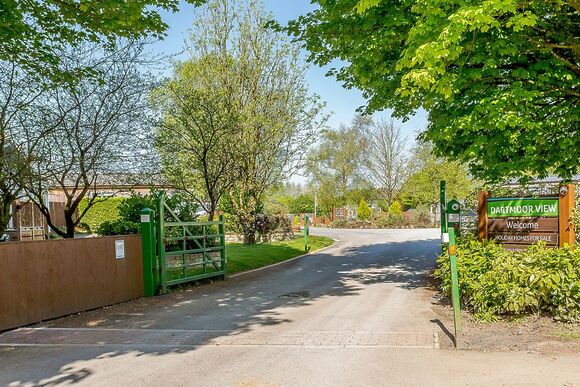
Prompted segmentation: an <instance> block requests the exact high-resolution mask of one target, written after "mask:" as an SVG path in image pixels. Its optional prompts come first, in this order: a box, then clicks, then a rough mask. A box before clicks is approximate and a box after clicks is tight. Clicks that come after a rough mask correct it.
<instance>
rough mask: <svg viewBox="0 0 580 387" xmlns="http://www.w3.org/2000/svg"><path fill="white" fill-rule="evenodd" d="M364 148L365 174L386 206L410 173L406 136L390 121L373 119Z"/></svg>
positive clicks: (393, 198)
mask: <svg viewBox="0 0 580 387" xmlns="http://www.w3.org/2000/svg"><path fill="white" fill-rule="evenodd" d="M366 137H367V143H368V147H367V149H366V151H365V164H366V169H367V175H368V178H369V180H370V181H371V183H372V184H373V186H374V187H375V189H376V190H377V192H378V193H379V197H380V199H382V200H384V201H386V203H387V206H389V205H390V204H391V203H392V202H393V200H395V198H396V196H397V194H398V192H399V190H400V189H401V186H402V184H403V182H404V181H405V179H406V177H407V176H408V175H409V172H410V170H409V166H408V165H407V164H408V158H407V154H406V143H407V139H406V138H405V137H403V135H402V133H401V128H400V127H398V126H396V125H395V122H394V121H393V120H390V121H386V120H380V121H377V122H374V123H373V125H372V126H371V127H370V129H369V130H368V131H367V133H366Z"/></svg>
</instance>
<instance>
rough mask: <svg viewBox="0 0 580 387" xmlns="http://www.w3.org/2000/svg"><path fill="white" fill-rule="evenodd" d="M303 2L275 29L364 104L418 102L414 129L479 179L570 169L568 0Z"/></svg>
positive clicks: (572, 102)
mask: <svg viewBox="0 0 580 387" xmlns="http://www.w3.org/2000/svg"><path fill="white" fill-rule="evenodd" d="M314 2H316V3H318V5H319V7H318V9H316V10H315V11H312V12H310V13H308V14H307V15H304V16H301V17H299V18H298V19H296V20H294V21H292V22H290V23H289V25H288V27H287V30H288V31H289V32H290V33H291V34H293V35H294V36H295V37H296V38H297V39H298V40H300V41H302V42H303V43H304V44H305V46H306V48H307V49H308V50H309V51H310V53H311V54H310V57H309V59H310V60H311V61H313V62H315V63H317V64H319V65H328V64H334V63H336V62H334V61H335V59H340V60H341V61H342V62H340V63H343V65H342V67H340V68H337V69H333V70H331V71H330V74H332V75H335V76H336V77H337V79H338V80H339V81H342V82H343V83H344V85H345V87H347V88H352V87H356V88H359V89H360V90H362V92H363V94H364V96H365V97H366V98H367V99H368V105H367V106H366V110H367V111H368V112H373V111H377V110H382V109H384V108H392V109H394V112H395V115H396V116H398V117H403V118H408V117H410V116H411V115H412V114H413V113H415V112H416V111H417V110H418V109H419V108H424V109H426V110H427V111H428V113H429V119H430V120H429V121H430V123H429V126H428V128H427V130H426V131H425V132H424V133H423V134H422V138H423V139H425V140H429V141H432V142H433V143H434V144H435V150H436V152H437V154H438V155H443V156H446V157H449V158H452V159H455V160H458V161H462V162H466V163H468V165H469V167H470V169H471V171H472V173H473V174H474V175H475V176H476V177H481V178H484V179H486V180H488V181H493V180H501V179H505V178H510V177H518V178H521V177H526V176H531V175H539V176H545V175H547V174H549V173H556V174H558V175H560V176H561V177H563V178H569V177H571V175H573V174H575V173H577V172H578V170H579V164H578V162H577V161H578V159H579V158H580V125H579V122H580V107H579V106H578V101H580V98H579V97H580V91H579V87H580V59H579V58H580V39H579V36H580V33H579V32H580V31H579V25H580V12H579V10H580V3H579V2H578V1H577V0H551V1H545V0H527V1H523V0H483V1H482V0H399V1H386V0H343V1H323V0H317V1H314Z"/></svg>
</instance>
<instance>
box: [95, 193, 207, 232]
mask: <svg viewBox="0 0 580 387" xmlns="http://www.w3.org/2000/svg"><path fill="white" fill-rule="evenodd" d="M158 194H159V193H158V192H155V191H153V192H151V193H150V194H149V195H139V194H137V193H133V194H131V196H130V197H128V198H124V199H123V200H122V201H121V202H120V203H119V204H118V206H117V211H118V214H119V216H118V218H117V219H116V220H110V221H106V222H103V223H101V225H100V226H99V227H98V228H97V230H96V231H97V234H99V235H124V234H138V233H139V230H140V227H141V226H140V225H141V223H140V221H141V211H142V210H143V209H144V208H150V209H152V210H155V208H156V201H157V196H158ZM165 203H166V204H167V205H168V206H169V208H171V209H172V210H173V212H174V213H175V215H176V216H177V217H178V218H179V220H181V221H182V222H194V221H196V220H197V215H196V214H195V213H196V211H197V204H196V203H195V202H194V201H192V200H191V199H190V198H188V196H187V195H186V194H184V193H181V192H174V193H173V194H171V195H168V196H166V199H165ZM165 220H166V221H169V222H171V221H175V219H174V218H173V217H172V216H171V215H170V214H169V213H168V212H167V211H166V213H165Z"/></svg>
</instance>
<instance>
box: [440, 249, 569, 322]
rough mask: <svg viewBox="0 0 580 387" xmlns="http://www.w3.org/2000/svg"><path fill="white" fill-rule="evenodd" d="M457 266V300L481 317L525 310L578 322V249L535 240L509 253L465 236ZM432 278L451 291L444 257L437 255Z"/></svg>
mask: <svg viewBox="0 0 580 387" xmlns="http://www.w3.org/2000/svg"><path fill="white" fill-rule="evenodd" d="M457 269H458V273H459V274H458V275H459V288H460V294H461V302H462V305H463V306H464V307H465V308H467V309H469V310H471V311H472V312H473V314H474V315H475V316H476V317H477V318H479V319H482V320H487V321H490V320H495V319H497V318H499V317H502V316H509V315H520V314H528V313H536V314H543V313H545V314H549V315H550V316H552V317H554V319H556V320H558V321H565V322H580V249H576V250H573V249H570V248H567V247H566V248H562V249H551V248H547V247H546V246H545V244H543V243H539V244H536V245H533V246H530V247H529V248H528V249H527V250H524V251H519V252H512V251H507V250H505V249H504V248H503V246H501V245H498V244H496V243H494V242H492V241H484V242H480V241H477V240H474V239H470V238H464V240H462V241H461V242H459V244H458V249H457ZM435 275H436V277H437V278H438V279H439V280H440V281H441V283H440V288H441V290H442V292H443V293H444V294H446V295H447V296H449V295H450V293H451V285H450V283H451V278H450V269H449V257H448V255H447V253H444V254H442V255H441V256H440V257H439V259H438V268H437V270H436V272H435Z"/></svg>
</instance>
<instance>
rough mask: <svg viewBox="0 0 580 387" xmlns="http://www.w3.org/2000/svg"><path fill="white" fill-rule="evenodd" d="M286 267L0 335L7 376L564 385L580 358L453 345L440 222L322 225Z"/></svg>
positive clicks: (10, 379) (13, 380) (7, 381)
mask: <svg viewBox="0 0 580 387" xmlns="http://www.w3.org/2000/svg"><path fill="white" fill-rule="evenodd" d="M312 233H313V234H316V235H324V236H330V237H332V238H334V239H336V240H337V242H336V243H335V244H334V245H333V246H332V247H330V248H328V249H326V250H324V251H321V252H318V253H314V254H311V255H308V256H305V257H303V258H300V259H297V260H293V261H290V262H287V263H284V264H282V265H279V266H276V267H273V268H269V269H265V270H261V271H258V272H254V273H250V274H245V275H242V276H238V277H235V278H231V279H229V280H228V281H226V282H221V281H220V282H216V283H213V284H210V285H205V286H201V287H191V288H186V289H185V290H181V291H175V292H173V293H171V294H169V295H166V296H160V297H155V298H152V299H142V300H137V301H134V302H129V303H125V304H121V305H116V306H113V307H110V308H105V309H101V310H96V311H91V312H87V313H82V314H79V315H76V316H71V317H67V318H63V319H59V320H55V321H51V322H48V323H44V324H40V325H37V326H35V327H31V328H26V329H21V330H17V331H12V332H8V333H5V334H4V335H2V336H0V343H1V346H0V385H19V384H33V385H35V384H40V385H42V384H51V383H52V384H59V383H73V382H74V383H76V384H79V385H124V386H131V385H152V386H153V385H156V386H157V385H203V386H208V385H210V386H211V385H216V386H223V385H242V386H245V385H247V386H252V385H292V386H295V385H316V386H324V385H328V386H336V385H393V384H403V385H409V384H425V385H450V384H451V385H453V384H465V383H470V384H473V385H489V384H490V383H507V384H514V383H522V382H531V383H538V384H560V385H562V384H565V383H571V382H574V381H576V382H577V381H579V380H580V367H578V364H580V363H579V362H578V361H579V360H580V359H578V358H575V357H562V358H557V359H549V358H544V357H541V356H539V355H534V354H527V353H478V352H466V351H456V350H453V349H452V345H451V341H450V339H449V337H448V335H447V334H446V332H445V330H444V329H447V330H450V329H451V327H452V321H439V320H438V319H437V315H436V314H435V312H434V311H433V310H432V307H433V302H435V298H434V297H435V296H436V291H435V290H434V289H433V288H432V285H431V283H430V280H429V274H430V273H431V272H432V270H433V268H434V267H435V260H436V254H437V252H438V251H439V249H440V247H439V231H438V230H435V229H429V230H422V229H416V230H323V229H313V230H312Z"/></svg>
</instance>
